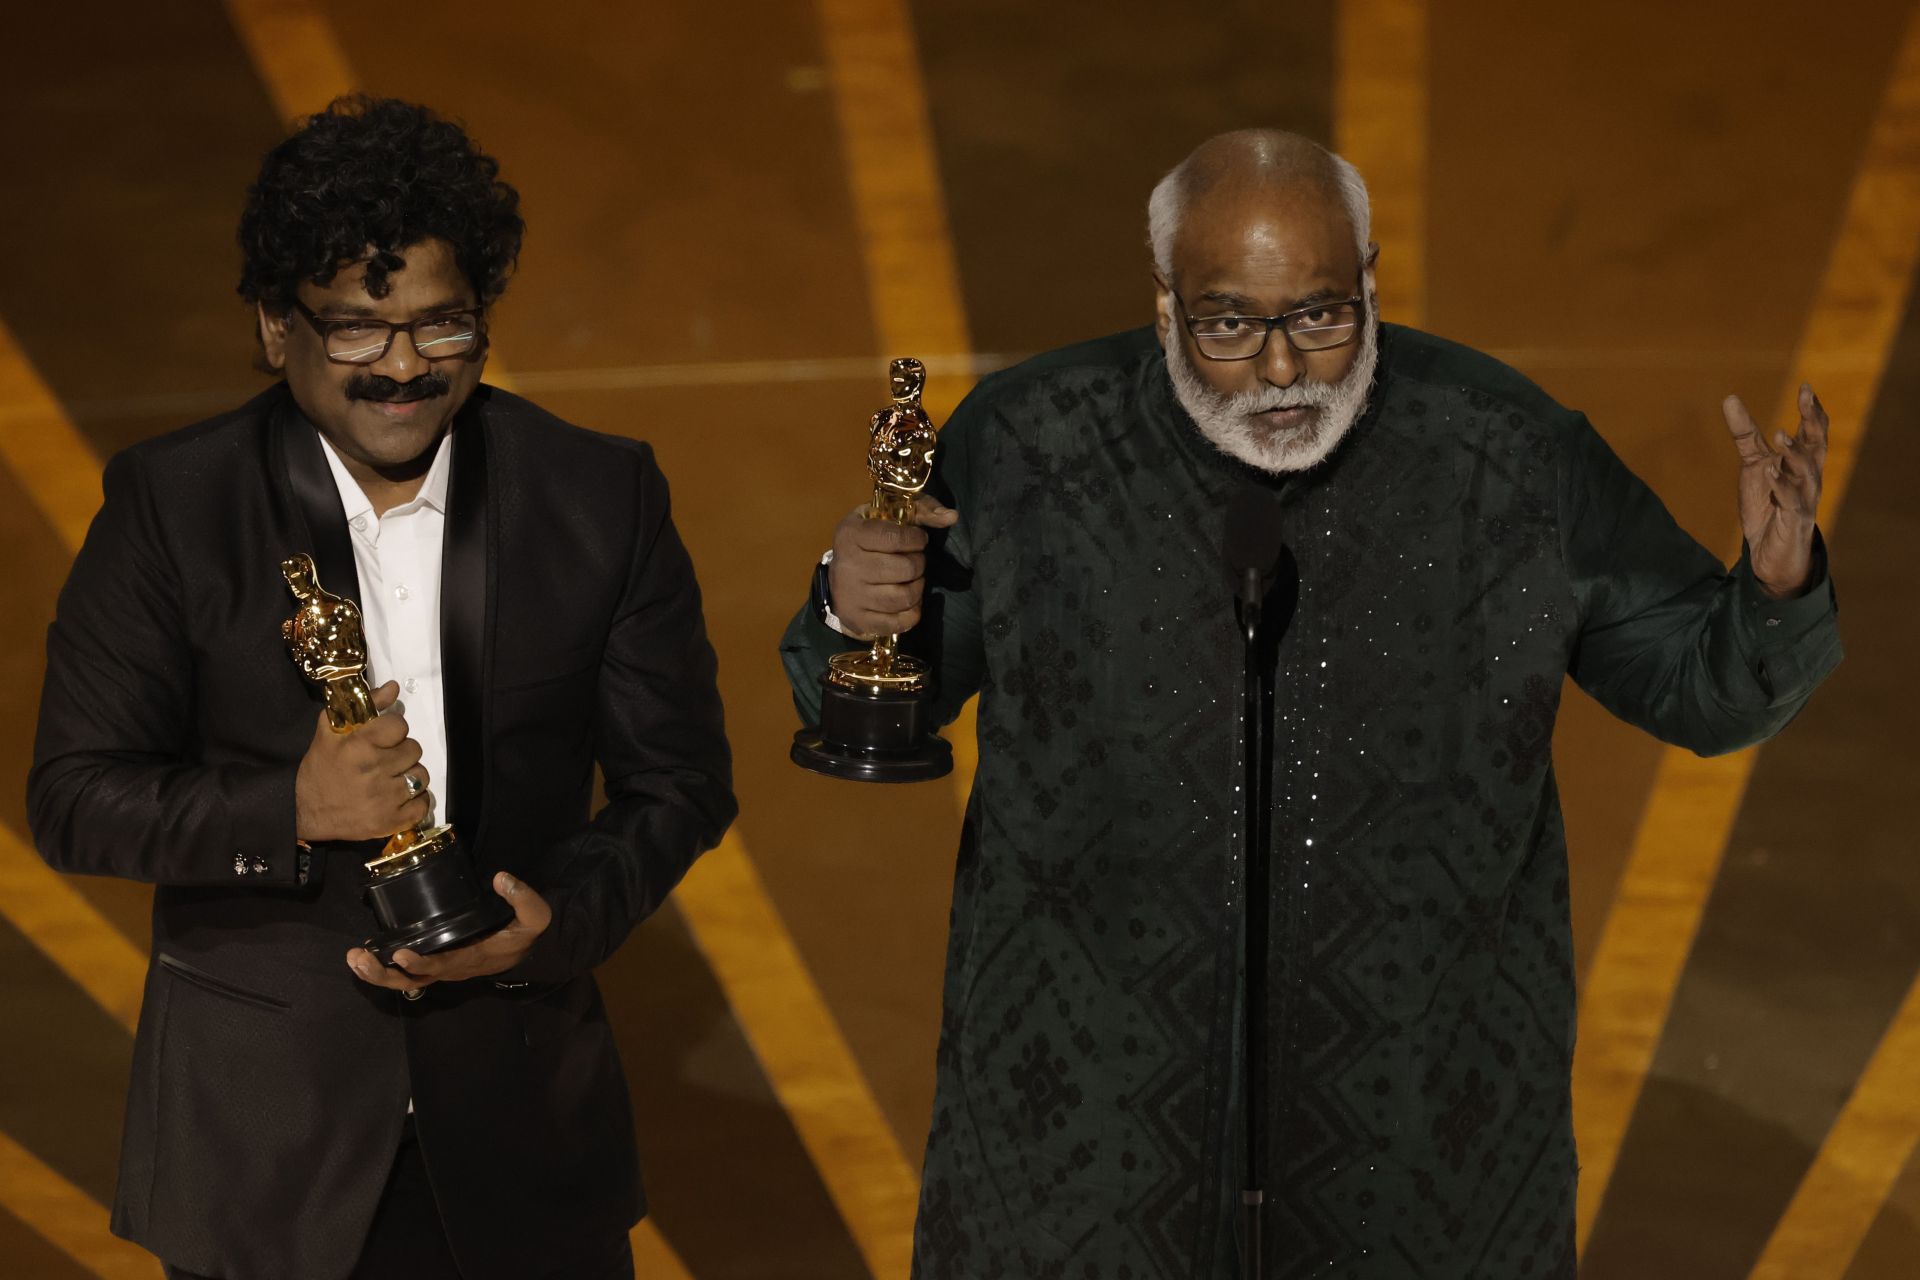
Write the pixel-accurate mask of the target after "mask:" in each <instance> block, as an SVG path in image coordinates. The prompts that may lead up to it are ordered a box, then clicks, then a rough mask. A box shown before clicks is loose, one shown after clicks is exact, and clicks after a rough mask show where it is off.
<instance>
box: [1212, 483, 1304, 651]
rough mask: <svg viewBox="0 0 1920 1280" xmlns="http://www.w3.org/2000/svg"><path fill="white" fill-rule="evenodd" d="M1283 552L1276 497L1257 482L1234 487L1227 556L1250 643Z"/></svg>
mask: <svg viewBox="0 0 1920 1280" xmlns="http://www.w3.org/2000/svg"><path fill="white" fill-rule="evenodd" d="M1286 552H1287V543H1286V536H1285V531H1284V530H1283V529H1282V528H1281V525H1280V500H1279V498H1277V497H1276V496H1275V495H1274V494H1272V493H1271V492H1269V491H1268V490H1266V489H1262V488H1259V487H1258V486H1256V485H1250V484H1248V485H1241V486H1240V487H1239V488H1238V489H1235V490H1234V492H1233V496H1232V497H1231V498H1229V499H1228V500H1227V536H1226V559H1227V569H1228V571H1229V572H1230V573H1232V575H1233V593H1234V599H1235V600H1236V601H1237V602H1238V603H1239V606H1240V625H1241V627H1242V629H1243V630H1244V631H1245V632H1246V636H1247V643H1249V644H1252V643H1253V639H1254V631H1255V629H1256V628H1257V627H1258V626H1259V624H1260V607H1261V605H1262V604H1263V603H1264V602H1265V600H1266V596H1267V589H1268V587H1269V586H1270V585H1271V583H1272V582H1273V578H1274V573H1275V570H1277V569H1278V568H1279V567H1280V562H1281V558H1282V557H1283V556H1286ZM1287 559H1289V560H1291V559H1292V557H1291V556H1287ZM1295 572H1298V571H1297V570H1296V571H1295Z"/></svg>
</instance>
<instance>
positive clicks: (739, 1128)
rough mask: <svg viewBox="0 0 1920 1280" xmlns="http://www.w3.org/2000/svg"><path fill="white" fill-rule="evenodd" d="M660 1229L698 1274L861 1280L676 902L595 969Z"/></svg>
mask: <svg viewBox="0 0 1920 1280" xmlns="http://www.w3.org/2000/svg"><path fill="white" fill-rule="evenodd" d="M599 977H600V984H601V988H602V991H603V992H604V994H605V997H606V1002H607V1012H608V1016H609V1017H610V1018H611V1020H612V1022H613V1030H614V1035H615V1038H616V1040H617V1041H618V1043H619V1046H620V1057H621V1061H622V1063H623V1064H624V1065H625V1067H626V1072H627V1083H628V1087H629V1088H631V1089H632V1091H633V1106H634V1117H635V1120H634V1123H635V1127H636V1128H637V1130H638V1132H639V1139H640V1161H641V1170H642V1175H643V1177H644V1178H645V1180H646V1188H647V1200H648V1202H649V1205H650V1206H651V1209H650V1212H651V1214H652V1216H653V1219H654V1222H655V1224H656V1225H658V1226H659V1228H660V1230H661V1232H662V1234H664V1235H665V1236H666V1238H667V1241H668V1243H670V1244H671V1245H672V1246H673V1248H674V1251H675V1252H676V1253H678V1254H679V1255H680V1258H681V1260H682V1261H683V1262H685V1263H686V1265H687V1269H688V1270H689V1271H691V1272H692V1273H693V1274H694V1275H696V1276H722V1275H737V1276H754V1277H764V1278H765V1280H811V1278H812V1277H819V1276H836V1277H840V1276H844V1277H859V1276H865V1275H867V1274H868V1272H867V1267H866V1263H865V1261H864V1260H862V1258H861V1256H860V1252H859V1250H858V1249H857V1248H856V1247H855V1246H854V1243H853V1240H852V1238H851V1237H850V1236H849V1235H848V1234H847V1229H846V1227H845V1226H844V1225H843V1224H842V1222H841V1220H840V1214H839V1211H838V1210H837V1209H836V1208H835V1207H834V1204H833V1201H832V1199H831V1198H830V1197H829V1196H828V1194H827V1190H826V1187H825V1185H824V1184H823V1183H822V1182H821V1181H820V1176H819V1174H818V1173H816V1172H815V1170H814V1167H813V1162H812V1160H811V1158H810V1157H809V1156H808V1155H807V1151H806V1148H805V1147H803V1146H802V1145H801V1144H800V1138H799V1135H798V1134H797V1133H795V1131H794V1128H793V1125H792V1122H791V1121H790V1120H789V1119H788V1118H787V1115H786V1112H785V1111H783V1110H782V1109H781V1106H780V1102H779V1099H778V1098H777V1097H775V1095H774V1092H773V1088H772V1086H771V1085H770V1084H768V1082H767V1080H766V1077H765V1076H764V1075H763V1074H762V1073H761V1071H760V1064H759V1062H758V1061H757V1060H755V1058H754V1056H753V1050H752V1049H751V1047H749V1045H748V1044H747V1041H746V1038H745V1037H744V1036H743V1035H741V1033H740V1028H739V1025H738V1024H737V1023H735V1022H734V1020H733V1015H732V1014H731V1013H730V1012H729V1011H728V1009H727V1004H726V999H725V997H724V996H723V995H722V994H721V991H720V988H719V986H718V984H716V983H715V982H714V979H713V975H712V973H711V972H709V970H708V969H707V966H706V962H705V961H704V960H703V959H702V958H701V956H700V953H699V951H698V950H697V949H696V948H695V946H694V944H693V938H692V936H691V935H690V934H689V933H688V932H687V928H686V925H685V924H684V923H683V922H682V920H681V918H680V915H679V912H678V911H676V910H674V909H673V907H672V904H671V903H669V905H668V906H667V908H666V909H665V910H663V911H661V912H660V913H659V914H658V915H656V916H655V917H654V918H653V919H651V920H649V921H648V922H647V923H646V924H644V925H642V926H640V928H639V929H638V930H636V931H635V933H634V935H633V937H632V939H631V940H629V941H628V943H627V944H626V946H624V947H622V948H621V949H620V951H619V953H618V954H616V955H615V956H614V958H613V959H612V960H610V961H609V962H607V964H606V965H604V966H603V967H602V968H601V969H600V971H599Z"/></svg>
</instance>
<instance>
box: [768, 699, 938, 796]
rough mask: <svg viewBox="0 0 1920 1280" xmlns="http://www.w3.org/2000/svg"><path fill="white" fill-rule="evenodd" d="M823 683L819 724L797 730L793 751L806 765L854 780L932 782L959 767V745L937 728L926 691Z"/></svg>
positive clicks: (833, 776)
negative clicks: (956, 754)
mask: <svg viewBox="0 0 1920 1280" xmlns="http://www.w3.org/2000/svg"><path fill="white" fill-rule="evenodd" d="M821 685H822V688H823V690H824V695H823V697H822V699H821V703H820V724H819V727H818V728H808V729H802V730H801V731H800V732H798V733H796V734H794V735H793V750H792V751H791V752H790V753H789V754H790V756H791V757H792V760H793V762H794V763H795V764H797V765H799V766H800V767H801V768H803V769H811V770H812V771H813V772H815V773H823V774H825V775H827V776H828V777H830V778H846V779H849V780H850V781H854V782H926V781H928V780H930V779H933V778H944V777H945V776H946V775H947V774H949V773H952V772H953V747H952V746H951V745H950V744H948V742H947V740H946V739H944V738H942V737H940V736H939V735H938V734H936V733H934V731H933V729H934V726H933V707H932V699H931V698H930V697H929V696H928V694H927V692H926V691H925V690H915V691H912V692H908V691H904V690H899V691H896V690H886V691H881V692H875V691H872V690H865V689H847V688H842V687H841V686H840V685H837V684H834V683H833V682H832V681H831V680H828V679H822V681H821Z"/></svg>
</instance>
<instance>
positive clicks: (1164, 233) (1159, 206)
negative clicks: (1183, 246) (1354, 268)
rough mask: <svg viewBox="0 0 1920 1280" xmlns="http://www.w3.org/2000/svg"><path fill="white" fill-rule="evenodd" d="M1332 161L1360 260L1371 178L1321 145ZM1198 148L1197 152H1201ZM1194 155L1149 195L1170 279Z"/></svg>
mask: <svg viewBox="0 0 1920 1280" xmlns="http://www.w3.org/2000/svg"><path fill="white" fill-rule="evenodd" d="M1318 150H1320V152H1321V154H1323V155H1325V156H1326V158H1327V159H1328V160H1329V161H1330V162H1331V163H1332V166H1333V182H1334V187H1335V189H1336V190H1337V191H1338V192H1339V195H1340V203H1341V204H1342V205H1344V206H1345V207H1346V211H1347V221H1349V222H1351V223H1352V224H1353V241H1354V246H1355V247H1356V248H1357V249H1358V250H1359V254H1360V261H1361V263H1362V264H1363V265H1364V264H1365V262H1366V260H1367V245H1368V243H1369V242H1370V241H1371V239H1372V231H1373V213H1372V206H1371V204H1370V203H1369V201H1368V199H1367V180H1366V179H1365V178H1363V177H1361V176H1360V171H1359V170H1358V169H1356V168H1354V167H1353V165H1352V164H1351V163H1349V162H1348V161H1347V160H1346V159H1344V158H1343V157H1341V156H1339V155H1336V154H1334V153H1333V152H1331V151H1328V150H1326V149H1325V148H1324V147H1322V148H1318ZM1198 154H1199V152H1198V151H1196V152H1195V153H1194V155H1198ZM1194 155H1190V156H1188V157H1187V158H1186V159H1185V160H1182V161H1181V162H1180V163H1179V164H1177V165H1175V166H1174V167H1173V168H1172V169H1170V170H1168V171H1167V176H1166V177H1164V178H1162V179H1160V181H1159V182H1158V183H1156V184H1155V185H1154V188H1153V194H1152V195H1151V196H1149V197H1147V243H1148V244H1149V245H1151V246H1152V248H1153V265H1154V267H1155V268H1156V269H1158V270H1159V272H1160V274H1161V275H1162V276H1163V277H1165V278H1166V279H1168V280H1171V279H1172V278H1173V238H1174V236H1175V235H1176V234H1177V233H1178V232H1179V230H1180V219H1181V217H1182V216H1183V215H1184V214H1185V213H1186V211H1187V195H1188V191H1187V188H1188V186H1189V180H1190V178H1191V176H1192V166H1193V161H1194Z"/></svg>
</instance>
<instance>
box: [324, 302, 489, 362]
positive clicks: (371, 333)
mask: <svg viewBox="0 0 1920 1280" xmlns="http://www.w3.org/2000/svg"><path fill="white" fill-rule="evenodd" d="M293 309H294V310H295V311H298V312H299V313H300V314H301V316H302V317H303V318H304V319H305V320H306V322H307V323H308V324H310V325H312V326H313V331H314V332H315V333H317V334H319V335H320V344H321V346H323V347H325V348H326V352H327V359H329V360H331V361H333V362H334V363H335V364H375V363H377V362H379V361H380V360H382V359H384V358H385V357H386V354H387V352H388V350H389V349H390V348H392V346H393V335H394V334H396V333H404V334H406V335H407V341H409V342H411V343H412V344H413V349H414V350H415V351H417V352H419V353H420V358H421V359H422V360H457V359H459V358H461V357H462V356H469V357H470V356H472V355H474V354H475V353H477V352H478V351H479V350H480V349H481V347H482V346H483V345H485V342H486V334H487V331H486V328H485V327H484V326H483V325H482V324H481V323H480V313H479V312H478V311H442V312H440V313H438V314H436V315H430V316H422V317H420V318H419V319H418V320H415V321H413V322H411V323H409V324H389V323H387V322H386V321H385V320H371V319H362V318H359V317H354V318H353V319H349V320H336V319H328V318H326V317H323V316H318V315H315V314H314V313H313V311H312V309H311V308H309V307H308V306H307V305H306V304H305V303H303V302H301V301H300V300H299V299H298V298H295V299H294V300H293Z"/></svg>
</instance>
